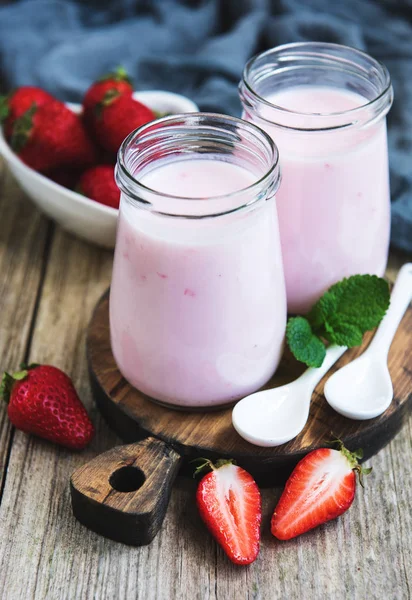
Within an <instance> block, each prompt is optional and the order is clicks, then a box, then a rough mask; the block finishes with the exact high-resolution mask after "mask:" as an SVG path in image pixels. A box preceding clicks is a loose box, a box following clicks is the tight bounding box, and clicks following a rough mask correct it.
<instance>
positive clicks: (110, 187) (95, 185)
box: [77, 165, 120, 208]
mask: <svg viewBox="0 0 412 600" xmlns="http://www.w3.org/2000/svg"><path fill="white" fill-rule="evenodd" d="M77 190H78V191H79V192H80V193H81V194H83V195H84V196H87V197H88V198H91V199H92V200H96V202H100V203H101V204H105V205H106V206H112V207H113V208H119V203H120V190H119V188H118V187H117V185H116V181H115V179H114V167H113V166H112V165H98V166H97V167H91V168H90V169H87V171H85V172H84V173H83V175H82V176H81V178H80V180H79V183H78V185H77Z"/></svg>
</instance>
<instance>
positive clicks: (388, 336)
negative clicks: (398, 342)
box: [368, 263, 412, 356]
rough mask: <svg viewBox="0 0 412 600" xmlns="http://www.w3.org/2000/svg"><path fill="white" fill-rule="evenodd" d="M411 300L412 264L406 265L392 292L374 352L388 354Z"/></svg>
mask: <svg viewBox="0 0 412 600" xmlns="http://www.w3.org/2000/svg"><path fill="white" fill-rule="evenodd" d="M411 299H412V263H406V264H404V265H403V267H402V268H401V269H400V271H399V273H398V277H397V278H396V281H395V285H394V287H393V290H392V294H391V303H390V305H389V308H388V311H387V313H386V315H385V316H384V318H383V319H382V321H381V323H380V325H379V327H378V330H377V332H376V333H375V337H374V338H373V340H372V342H371V344H370V346H369V348H373V349H374V351H378V352H379V353H381V354H384V355H385V356H386V355H387V354H388V352H389V348H390V345H391V343H392V340H393V337H394V335H395V333H396V330H397V329H398V327H399V323H400V322H401V320H402V317H403V315H404V314H405V312H406V309H407V308H408V306H409V303H410V301H411ZM369 348H368V350H369Z"/></svg>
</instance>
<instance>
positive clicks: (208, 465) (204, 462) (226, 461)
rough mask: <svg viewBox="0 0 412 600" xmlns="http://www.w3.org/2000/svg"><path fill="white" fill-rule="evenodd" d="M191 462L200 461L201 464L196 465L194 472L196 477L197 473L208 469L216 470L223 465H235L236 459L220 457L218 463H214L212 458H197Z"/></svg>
mask: <svg viewBox="0 0 412 600" xmlns="http://www.w3.org/2000/svg"><path fill="white" fill-rule="evenodd" d="M190 462H191V463H196V462H198V463H199V465H198V466H197V467H196V469H195V471H194V473H193V477H196V475H199V473H203V472H205V471H206V470H207V471H216V469H220V467H223V465H235V464H236V461H235V460H233V459H231V458H219V460H217V461H216V464H213V463H212V461H211V460H209V459H208V458H195V459H194V460H191V461H190Z"/></svg>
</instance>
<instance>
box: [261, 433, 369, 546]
mask: <svg viewBox="0 0 412 600" xmlns="http://www.w3.org/2000/svg"><path fill="white" fill-rule="evenodd" d="M362 456H363V453H362V451H361V450H357V451H356V452H353V453H351V452H349V451H348V450H347V449H346V448H345V447H344V446H343V444H342V443H341V445H340V450H332V449H330V448H319V449H318V450H313V452H309V454H307V455H306V456H305V457H304V458H303V459H302V460H301V461H300V462H299V463H298V464H297V465H296V467H295V469H294V471H293V472H292V475H291V476H290V477H289V479H288V481H287V483H286V487H285V489H284V490H283V493H282V496H281V497H280V500H279V502H278V505H277V507H276V508H275V512H274V513H273V517H272V523H271V531H272V534H273V535H274V536H275V537H277V538H278V539H279V540H289V539H291V538H294V537H296V536H298V535H301V534H302V533H305V532H306V531H309V530H310V529H313V528H314V527H317V526H318V525H321V524H322V523H326V522H327V521H330V520H331V519H335V518H336V517H339V515H341V514H342V513H344V512H345V511H347V510H348V508H349V507H350V506H351V504H352V502H353V499H354V497H355V487H356V475H355V471H357V472H358V474H359V478H361V475H362V474H367V473H369V472H370V471H371V469H364V468H362V467H361V466H360V465H359V464H358V461H357V459H358V458H362Z"/></svg>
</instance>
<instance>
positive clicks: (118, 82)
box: [83, 67, 133, 121]
mask: <svg viewBox="0 0 412 600" xmlns="http://www.w3.org/2000/svg"><path fill="white" fill-rule="evenodd" d="M113 91H115V92H118V93H119V94H124V95H126V96H131V95H132V92H133V87H132V84H131V82H130V79H129V77H128V75H127V73H126V71H125V69H123V67H117V69H116V70H115V71H114V72H113V73H108V74H107V75H105V76H104V77H102V78H101V79H99V80H98V81H95V82H94V83H93V84H92V85H91V86H90V87H89V89H88V90H87V92H86V95H85V96H84V99H83V111H84V116H85V119H86V121H89V120H90V118H92V117H93V113H94V109H95V108H96V106H97V105H98V104H100V102H101V101H102V100H103V98H104V96H105V95H106V93H107V92H113ZM92 120H93V119H92Z"/></svg>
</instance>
